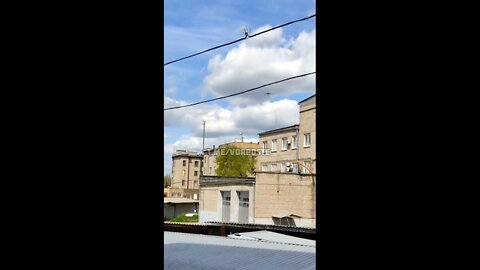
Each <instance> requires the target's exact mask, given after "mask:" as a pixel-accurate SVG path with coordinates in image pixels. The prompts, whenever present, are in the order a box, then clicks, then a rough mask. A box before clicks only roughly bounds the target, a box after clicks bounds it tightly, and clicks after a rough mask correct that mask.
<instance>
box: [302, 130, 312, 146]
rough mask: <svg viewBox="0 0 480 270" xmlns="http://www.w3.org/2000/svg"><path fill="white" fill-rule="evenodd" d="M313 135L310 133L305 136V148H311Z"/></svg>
mask: <svg viewBox="0 0 480 270" xmlns="http://www.w3.org/2000/svg"><path fill="white" fill-rule="evenodd" d="M310 135H311V134H310V133H305V134H304V135H303V138H304V141H303V147H309V146H310V143H311V139H312V138H311V136H310Z"/></svg>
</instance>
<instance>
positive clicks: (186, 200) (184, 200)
mask: <svg viewBox="0 0 480 270" xmlns="http://www.w3.org/2000/svg"><path fill="white" fill-rule="evenodd" d="M163 203H198V200H193V199H189V198H178V197H171V198H163Z"/></svg>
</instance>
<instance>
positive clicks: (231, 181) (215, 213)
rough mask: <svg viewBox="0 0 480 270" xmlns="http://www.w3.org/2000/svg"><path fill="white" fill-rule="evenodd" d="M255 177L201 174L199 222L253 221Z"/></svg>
mask: <svg viewBox="0 0 480 270" xmlns="http://www.w3.org/2000/svg"><path fill="white" fill-rule="evenodd" d="M254 200H255V178H254V177H221V176H202V179H201V181H200V200H199V204H200V205H199V222H207V221H223V222H239V223H255V218H254V217H255V212H254V211H255V210H254V209H255V207H254Z"/></svg>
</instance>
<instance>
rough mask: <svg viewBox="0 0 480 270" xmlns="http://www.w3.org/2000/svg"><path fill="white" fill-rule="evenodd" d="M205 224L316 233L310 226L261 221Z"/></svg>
mask: <svg viewBox="0 0 480 270" xmlns="http://www.w3.org/2000/svg"><path fill="white" fill-rule="evenodd" d="M204 223H205V224H222V225H231V226H239V227H244V228H252V229H257V228H262V229H259V230H263V229H267V230H268V229H269V228H278V229H285V230H289V231H299V232H309V233H316V231H317V229H316V228H312V227H298V226H287V225H274V224H261V223H238V222H223V221H205V222H204Z"/></svg>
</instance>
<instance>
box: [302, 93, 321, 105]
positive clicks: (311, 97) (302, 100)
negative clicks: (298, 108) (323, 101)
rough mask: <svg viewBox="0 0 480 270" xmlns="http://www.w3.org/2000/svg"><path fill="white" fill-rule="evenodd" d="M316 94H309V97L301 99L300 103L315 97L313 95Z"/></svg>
mask: <svg viewBox="0 0 480 270" xmlns="http://www.w3.org/2000/svg"><path fill="white" fill-rule="evenodd" d="M316 95H317V94H313V95H312V96H309V97H308V98H306V99H304V100H302V101H299V102H298V104H300V103H303V102H305V101H307V100H309V99H311V98H313V97H314V96H316Z"/></svg>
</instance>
